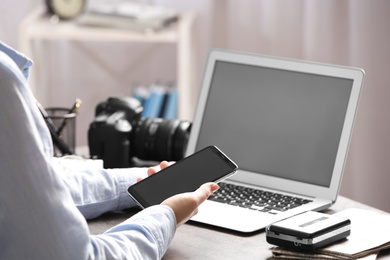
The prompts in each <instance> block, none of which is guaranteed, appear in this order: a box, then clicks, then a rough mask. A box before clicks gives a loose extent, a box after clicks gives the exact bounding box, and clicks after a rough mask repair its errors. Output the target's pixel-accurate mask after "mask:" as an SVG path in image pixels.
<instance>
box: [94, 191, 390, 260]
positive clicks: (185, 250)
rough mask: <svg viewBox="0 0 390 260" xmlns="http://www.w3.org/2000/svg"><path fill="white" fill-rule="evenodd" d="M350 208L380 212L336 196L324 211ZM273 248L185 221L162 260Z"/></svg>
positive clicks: (259, 235) (101, 223)
mask: <svg viewBox="0 0 390 260" xmlns="http://www.w3.org/2000/svg"><path fill="white" fill-rule="evenodd" d="M349 208H358V209H366V210H372V211H377V212H381V211H380V210H377V209H375V208H372V207H369V206H367V205H364V204H361V203H359V202H356V201H353V200H350V199H347V198H345V197H342V196H339V197H338V199H337V202H336V203H335V204H334V205H333V206H332V207H331V208H330V209H328V210H326V211H324V212H325V213H327V214H334V213H337V212H340V211H342V210H344V209H349ZM136 212H137V210H136V209H131V210H129V211H126V212H120V213H108V214H105V215H103V216H101V217H99V218H97V219H95V220H91V221H88V224H89V228H90V232H91V234H101V233H103V232H104V231H106V230H108V229H109V228H111V227H113V226H114V225H116V224H119V223H120V222H122V221H124V220H126V219H127V218H129V217H131V216H132V215H133V214H135V213H136ZM382 213H383V212H382ZM352 232H353V231H352ZM272 248H273V245H270V244H268V243H267V242H266V238H265V231H264V230H262V231H259V232H255V233H253V234H242V233H236V232H231V231H229V230H225V229H220V228H214V227H210V226H206V225H201V224H197V223H194V222H188V223H186V224H184V225H182V226H181V227H179V228H178V229H177V231H176V234H175V236H174V238H173V240H172V242H171V244H170V246H169V248H168V250H167V252H166V254H165V255H164V257H163V259H165V260H169V259H215V260H220V259H273V258H272V251H271V249H272ZM377 259H390V250H385V251H383V252H381V253H380V254H379V255H378V258H377Z"/></svg>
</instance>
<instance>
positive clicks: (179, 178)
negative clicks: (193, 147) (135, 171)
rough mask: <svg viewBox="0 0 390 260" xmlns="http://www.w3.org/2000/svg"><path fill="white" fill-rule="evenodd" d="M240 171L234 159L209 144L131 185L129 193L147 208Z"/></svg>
mask: <svg viewBox="0 0 390 260" xmlns="http://www.w3.org/2000/svg"><path fill="white" fill-rule="evenodd" d="M236 170H237V165H236V164H235V163H234V162H233V161H231V160H230V159H229V158H228V157H227V156H226V155H224V154H223V153H222V152H221V151H220V150H219V149H218V148H216V147H215V146H209V147H207V148H205V149H203V150H201V151H199V152H197V153H194V154H192V155H190V156H188V157H186V158H184V159H182V160H180V161H178V162H177V163H175V164H173V165H171V166H169V167H167V168H165V169H163V170H161V171H160V172H158V173H156V174H154V175H152V176H150V177H148V178H145V179H144V180H142V181H140V182H138V183H136V184H134V185H132V186H130V187H129V188H128V193H129V195H130V196H131V197H132V198H133V199H134V200H135V201H136V202H137V203H138V204H140V206H142V207H144V208H146V207H149V206H152V205H157V204H160V203H161V202H163V201H164V200H165V199H167V198H169V197H171V196H173V195H176V194H179V193H183V192H191V191H194V190H196V189H197V188H199V186H201V185H202V184H204V183H206V182H216V181H220V180H221V179H224V177H227V175H230V174H233V173H234V172H235V171H236Z"/></svg>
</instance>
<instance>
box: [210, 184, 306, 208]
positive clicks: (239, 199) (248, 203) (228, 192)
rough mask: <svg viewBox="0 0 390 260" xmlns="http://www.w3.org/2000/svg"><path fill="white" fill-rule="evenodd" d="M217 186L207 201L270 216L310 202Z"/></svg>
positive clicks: (258, 191)
mask: <svg viewBox="0 0 390 260" xmlns="http://www.w3.org/2000/svg"><path fill="white" fill-rule="evenodd" d="M218 185H219V189H218V190H217V191H216V192H214V194H213V195H212V196H210V198H209V200H212V201H216V202H221V203H226V204H230V205H234V206H238V207H242V208H248V209H251V210H257V211H261V212H268V213H270V214H277V213H278V212H283V211H286V210H289V209H293V208H296V207H299V206H301V205H303V204H306V203H309V202H312V200H308V199H302V198H298V197H293V196H287V195H284V194H280V193H275V192H270V191H264V190H261V189H255V188H248V187H244V186H239V185H235V184H230V183H224V182H220V183H219V184H218Z"/></svg>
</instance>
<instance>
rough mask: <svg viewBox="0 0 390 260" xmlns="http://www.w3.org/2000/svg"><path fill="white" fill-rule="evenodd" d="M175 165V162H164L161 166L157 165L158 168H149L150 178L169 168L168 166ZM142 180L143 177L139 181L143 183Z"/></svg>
mask: <svg viewBox="0 0 390 260" xmlns="http://www.w3.org/2000/svg"><path fill="white" fill-rule="evenodd" d="M174 163H175V162H167V161H162V162H161V163H160V164H159V165H156V166H153V167H149V168H148V177H149V176H151V175H153V174H155V173H156V172H158V171H161V170H162V169H164V168H167V167H168V166H170V165H172V164H174ZM142 179H143V178H142V177H138V178H137V181H141V180H142Z"/></svg>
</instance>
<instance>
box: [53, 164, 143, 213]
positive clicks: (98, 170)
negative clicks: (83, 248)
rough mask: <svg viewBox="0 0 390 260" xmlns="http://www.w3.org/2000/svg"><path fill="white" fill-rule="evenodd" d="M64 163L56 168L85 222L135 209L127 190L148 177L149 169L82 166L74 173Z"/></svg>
mask: <svg viewBox="0 0 390 260" xmlns="http://www.w3.org/2000/svg"><path fill="white" fill-rule="evenodd" d="M64 160H65V161H72V160H77V159H64ZM61 162H63V160H62V161H61V160H54V161H53V166H54V167H55V168H56V169H57V172H58V173H60V176H61V179H62V180H63V181H64V184H65V187H66V188H67V189H68V191H69V193H70V194H71V196H72V198H73V201H74V203H75V204H76V206H77V208H78V209H79V210H80V212H81V213H82V214H83V216H84V217H85V218H86V219H92V218H96V217H98V216H99V215H101V214H103V213H105V212H108V211H117V210H123V209H126V208H131V207H134V206H136V203H135V202H134V201H133V200H132V199H131V198H130V196H129V195H128V194H127V189H128V187H129V186H131V185H132V184H134V183H136V181H137V178H138V177H143V178H144V177H146V176H147V168H123V169H103V168H102V167H98V166H91V165H88V164H84V165H85V166H83V164H82V163H81V164H78V165H81V166H78V167H76V169H72V168H70V167H69V166H68V165H69V164H68V163H65V164H64V163H61ZM71 163H72V162H70V164H71Z"/></svg>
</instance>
